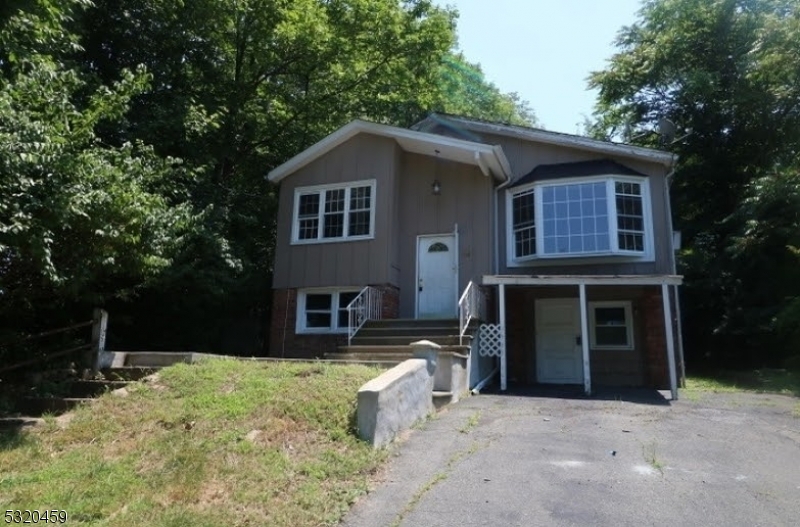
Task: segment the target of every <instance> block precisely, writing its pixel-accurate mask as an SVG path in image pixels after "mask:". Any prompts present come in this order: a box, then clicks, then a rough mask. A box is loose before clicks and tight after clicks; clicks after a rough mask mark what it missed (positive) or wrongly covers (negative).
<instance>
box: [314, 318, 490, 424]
mask: <svg viewBox="0 0 800 527" xmlns="http://www.w3.org/2000/svg"><path fill="white" fill-rule="evenodd" d="M476 328H477V323H476V324H473V325H471V326H470V328H469V329H468V330H467V332H466V333H465V335H464V337H463V338H459V336H458V332H459V328H458V319H455V318H453V319H384V320H369V321H367V322H366V323H365V324H364V326H363V327H362V328H361V329H360V330H359V331H358V333H357V334H356V335H355V336H354V337H353V339H352V342H351V344H350V345H349V346H340V347H339V349H338V350H337V351H335V352H331V353H326V354H325V356H324V357H325V359H326V360H330V361H336V362H350V363H358V364H375V363H378V364H382V365H385V366H396V365H398V364H400V363H401V362H403V361H405V360H408V359H410V358H413V356H414V348H413V347H412V346H411V343H412V342H418V341H421V340H427V341H430V342H433V343H435V344H437V345H438V346H439V349H438V358H437V366H436V374H435V379H434V391H433V403H434V405H435V407H436V408H437V409H438V408H441V407H442V406H444V405H446V404H449V403H451V402H456V401H457V400H458V399H459V398H460V397H461V395H463V393H465V392H466V390H467V389H468V378H467V363H468V361H469V353H470V348H471V346H472V339H473V336H474V334H475V330H476Z"/></svg>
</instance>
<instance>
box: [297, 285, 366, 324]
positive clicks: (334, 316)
mask: <svg viewBox="0 0 800 527" xmlns="http://www.w3.org/2000/svg"><path fill="white" fill-rule="evenodd" d="M357 296H358V291H347V290H335V291H331V290H324V291H315V290H308V291H301V292H300V295H299V299H298V300H299V301H298V303H297V331H298V333H339V332H345V331H347V324H348V313H347V306H348V305H349V304H350V302H352V301H353V299H355V297H357Z"/></svg>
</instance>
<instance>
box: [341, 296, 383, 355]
mask: <svg viewBox="0 0 800 527" xmlns="http://www.w3.org/2000/svg"><path fill="white" fill-rule="evenodd" d="M382 312H383V292H382V291H381V290H380V289H376V288H374V287H371V286H367V287H365V288H364V289H362V290H361V292H360V293H358V296H357V297H355V298H354V299H353V301H352V302H350V303H349V304H347V345H348V346H349V345H350V343H351V342H352V340H353V337H354V336H355V334H356V333H358V330H359V329H361V326H363V325H364V323H365V322H366V321H367V320H380V319H381V317H382Z"/></svg>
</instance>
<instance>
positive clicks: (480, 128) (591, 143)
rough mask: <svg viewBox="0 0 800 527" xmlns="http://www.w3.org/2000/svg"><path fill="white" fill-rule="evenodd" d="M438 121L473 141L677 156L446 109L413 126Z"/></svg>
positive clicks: (656, 158) (666, 158)
mask: <svg viewBox="0 0 800 527" xmlns="http://www.w3.org/2000/svg"><path fill="white" fill-rule="evenodd" d="M437 125H443V126H445V127H448V128H450V129H451V130H454V131H456V132H457V133H458V134H459V135H461V136H462V137H465V138H469V139H470V140H472V141H480V139H479V137H478V135H476V134H480V133H488V134H496V135H502V136H505V137H513V138H517V139H522V140H525V141H533V142H537V143H544V144H550V145H556V146H567V147H574V148H580V149H581V150H585V151H589V152H595V153H598V154H603V155H614V156H620V157H627V158H631V159H640V160H644V161H650V162H655V163H659V164H661V165H664V166H667V167H671V166H672V165H673V164H674V163H675V160H676V156H675V155H673V154H671V153H670V152H665V151H663V150H656V149H654V148H645V147H642V146H634V145H629V144H625V143H612V142H610V141H601V140H599V139H592V138H590V137H584V136H580V135H572V134H565V133H561V132H551V131H548V130H542V129H539V128H529V127H526V126H518V125H514V124H501V123H494V122H490V121H483V120H480V119H472V118H467V117H461V116H458V115H449V114H442V113H432V114H430V115H429V116H428V117H426V118H425V119H423V120H422V121H419V122H418V123H416V124H414V125H413V126H412V127H411V129H412V130H420V131H429V130H431V129H433V128H434V127H435V126H437Z"/></svg>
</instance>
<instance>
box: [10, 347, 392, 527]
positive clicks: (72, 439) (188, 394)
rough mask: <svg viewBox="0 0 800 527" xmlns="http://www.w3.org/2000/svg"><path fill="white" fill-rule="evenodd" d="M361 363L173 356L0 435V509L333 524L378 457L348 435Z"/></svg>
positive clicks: (139, 518)
mask: <svg viewBox="0 0 800 527" xmlns="http://www.w3.org/2000/svg"><path fill="white" fill-rule="evenodd" d="M377 373H378V370H376V369H374V368H368V367H365V366H343V365H329V364H314V363H311V364H308V363H306V364H298V363H254V362H240V361H232V360H231V361H228V360H214V361H207V362H203V363H200V364H196V365H183V364H181V365H176V366H173V367H170V368H167V369H164V370H162V371H161V372H160V373H159V376H158V380H157V381H156V382H148V383H140V384H136V385H133V386H132V387H129V388H128V392H129V395H128V396H127V397H115V396H113V395H110V394H106V395H104V396H102V397H100V398H99V399H97V400H96V401H95V403H94V404H93V405H91V406H86V407H82V408H80V409H78V410H77V411H76V412H75V414H74V415H73V417H72V419H71V420H69V422H68V423H67V424H65V425H64V426H59V425H57V424H56V423H55V420H53V419H50V418H46V419H45V421H46V423H45V424H44V425H41V426H37V427H35V428H33V429H31V430H29V431H27V432H22V433H21V435H19V436H18V437H17V438H16V439H15V440H14V441H5V440H3V438H2V437H0V505H2V506H4V507H0V508H5V509H36V508H41V507H42V506H43V505H44V504H46V505H47V507H48V508H49V509H50V508H59V509H63V510H66V511H67V512H68V514H69V524H70V525H104V526H112V527H113V526H123V525H124V526H128V525H148V526H156V527H158V526H167V525H192V526H217V525H279V526H280V525H285V526H312V525H313V526H316V525H325V524H332V523H335V522H337V521H338V520H339V519H340V518H341V517H342V515H343V514H344V513H345V512H346V511H347V510H348V509H349V507H350V505H351V504H352V502H353V500H355V498H356V497H357V496H359V495H361V494H363V493H365V492H366V491H367V488H368V484H369V481H370V478H371V475H372V474H373V473H374V471H376V470H377V468H378V467H379V466H380V464H381V462H382V461H383V460H384V459H385V458H386V453H385V451H380V450H379V451H376V450H374V449H373V448H372V447H371V446H370V445H368V444H367V443H365V442H362V441H360V440H358V439H357V438H356V437H355V435H354V433H353V432H354V422H355V417H354V415H355V403H356V392H357V390H358V387H359V386H361V385H362V384H363V383H364V382H366V381H367V380H369V379H371V378H372V377H375V376H376V375H377Z"/></svg>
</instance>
